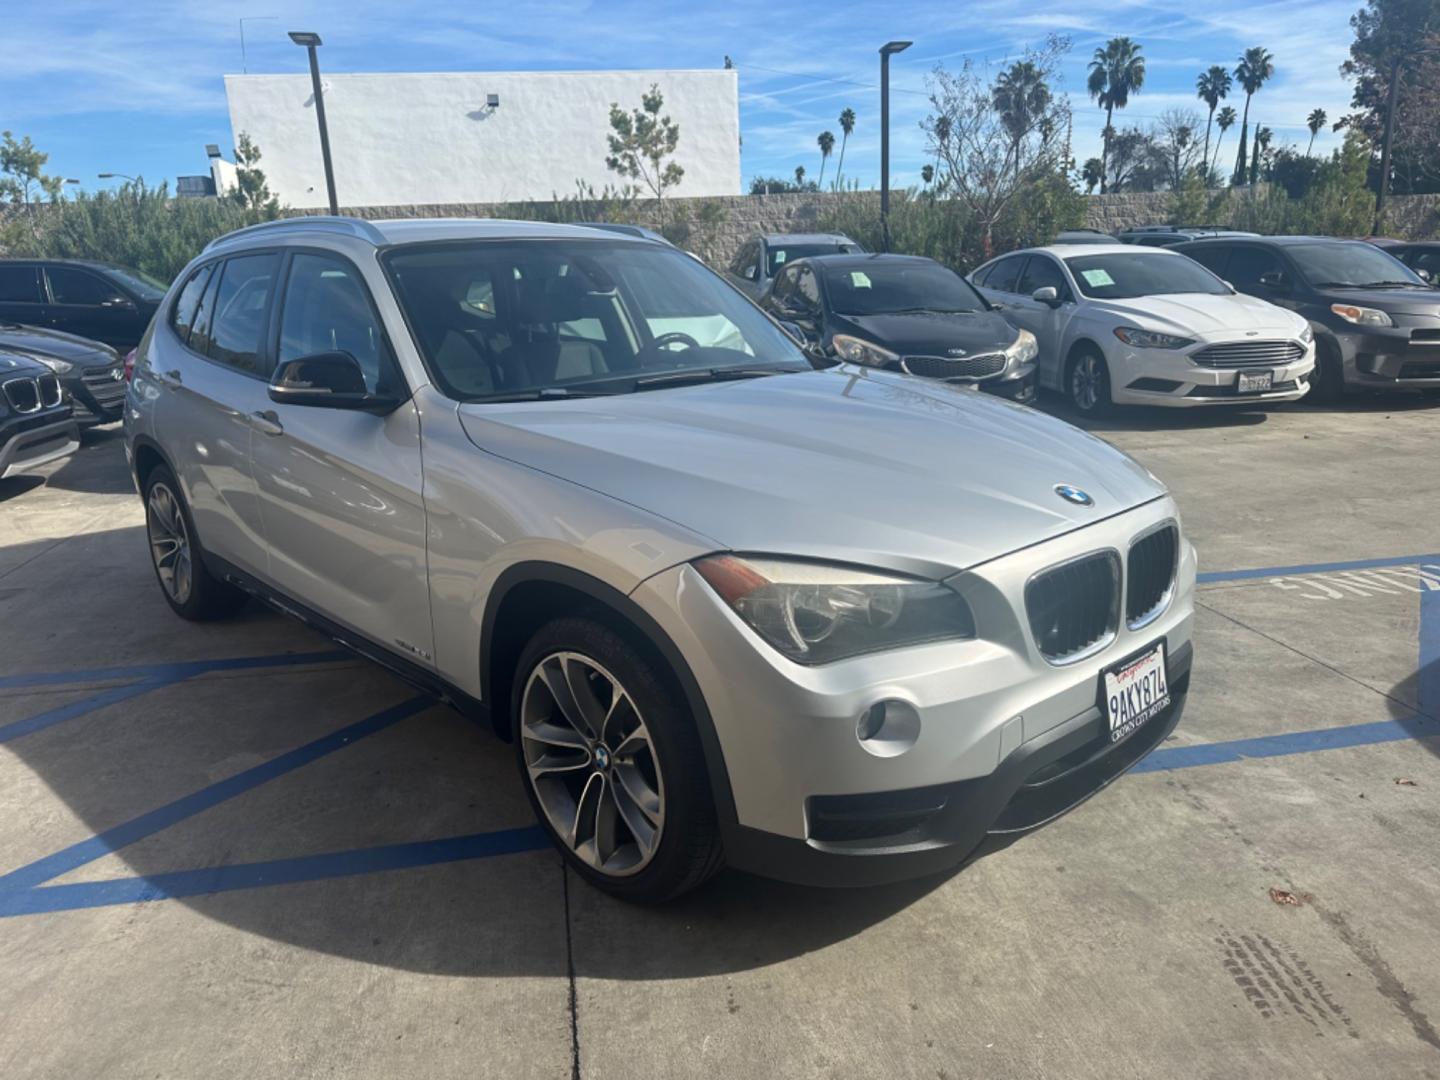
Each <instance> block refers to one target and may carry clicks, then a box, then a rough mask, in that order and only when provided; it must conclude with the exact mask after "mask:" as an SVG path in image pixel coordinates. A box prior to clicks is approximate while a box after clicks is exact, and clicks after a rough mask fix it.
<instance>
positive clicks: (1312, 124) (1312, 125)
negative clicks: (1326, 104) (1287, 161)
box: [1305, 109, 1330, 157]
mask: <svg viewBox="0 0 1440 1080" xmlns="http://www.w3.org/2000/svg"><path fill="white" fill-rule="evenodd" d="M1328 119H1330V118H1329V117H1328V116H1326V115H1325V110H1324V109H1314V110H1312V111H1311V113H1310V115H1309V116H1307V117H1306V118H1305V126H1306V127H1308V128H1309V129H1310V145H1309V146H1307V147H1306V148H1305V156H1306V157H1309V156H1310V151H1311V150H1314V149H1315V136H1316V135H1318V134H1320V129H1321V128H1322V127H1324V126H1325V121H1326V120H1328Z"/></svg>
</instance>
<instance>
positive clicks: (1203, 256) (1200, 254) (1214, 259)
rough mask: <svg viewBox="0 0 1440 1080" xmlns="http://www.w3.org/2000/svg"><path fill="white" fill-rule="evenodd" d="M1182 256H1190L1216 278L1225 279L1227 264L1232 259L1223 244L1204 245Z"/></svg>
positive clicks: (1187, 251)
mask: <svg viewBox="0 0 1440 1080" xmlns="http://www.w3.org/2000/svg"><path fill="white" fill-rule="evenodd" d="M1181 254H1182V255H1188V256H1190V258H1192V259H1194V260H1195V261H1196V262H1198V263H1199V264H1200V265H1201V266H1203V267H1205V269H1206V270H1209V271H1210V272H1211V273H1212V274H1214V275H1215V276H1216V277H1221V278H1223V277H1225V263H1226V261H1227V260H1228V259H1229V257H1230V249H1229V248H1228V247H1226V246H1224V245H1222V244H1202V245H1200V246H1199V247H1198V248H1190V249H1188V250H1186V251H1183V252H1181ZM1227 280H1228V279H1227Z"/></svg>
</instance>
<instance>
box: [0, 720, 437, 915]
mask: <svg viewBox="0 0 1440 1080" xmlns="http://www.w3.org/2000/svg"><path fill="white" fill-rule="evenodd" d="M434 704H435V700H434V699H433V698H429V697H416V698H411V699H410V700H408V701H402V702H401V703H400V704H399V705H393V706H391V707H390V708H388V709H384V710H382V711H380V712H378V713H375V714H374V715H372V716H367V717H366V718H365V719H364V720H360V721H358V722H356V723H354V724H350V725H348V726H346V727H343V728H340V729H339V730H337V731H332V732H331V733H330V734H328V735H324V736H321V737H320V738H318V739H316V740H314V741H313V742H309V743H306V744H305V745H304V746H299V747H296V748H295V749H294V750H290V751H288V752H287V753H284V754H281V755H280V756H279V757H274V758H271V759H270V760H269V761H266V762H264V763H262V764H260V765H256V766H255V767H254V768H252V769H246V770H245V771H244V772H239V773H236V774H235V775H234V776H230V777H227V778H226V779H224V780H220V781H218V782H216V783H214V784H211V785H210V786H209V787H205V788H201V789H200V790H199V791H195V792H192V793H191V794H189V795H186V796H184V797H182V798H179V799H176V800H175V801H174V802H169V803H166V804H165V805H164V806H160V807H156V808H155V809H154V810H151V811H149V812H148V813H144V814H141V815H140V816H139V817H135V818H131V819H130V820H129V821H126V822H122V823H121V824H119V825H116V826H113V827H112V828H109V829H106V830H105V831H104V832H102V833H97V834H96V835H95V836H92V837H90V839H88V840H82V841H80V842H79V843H78V844H71V845H70V846H69V847H67V848H64V849H62V850H60V851H57V852H56V853H55V854H53V855H47V856H45V858H43V859H39V860H37V861H35V862H33V863H30V864H29V865H28V866H22V867H20V869H18V870H12V871H10V873H8V874H4V875H0V893H9V892H12V891H14V890H17V889H31V888H34V887H35V886H37V885H41V884H43V883H44V882H46V881H50V880H51V879H52V878H57V877H59V876H60V875H61V874H68V873H69V872H70V871H71V870H74V869H76V868H77V867H80V866H84V865H85V864H86V863H92V862H94V861H95V860H96V859H101V858H104V857H105V856H106V855H109V854H111V853H112V852H115V851H118V850H119V849H120V848H123V847H125V846H126V845H128V844H133V843H135V842H136V841H137V840H143V839H145V838H146V837H147V836H151V835H153V834H155V833H157V832H159V831H160V830H162V829H168V828H169V827H170V826H171V825H176V824H179V823H180V822H182V821H184V820H185V819H186V818H190V817H194V816H195V815H196V814H199V813H201V812H203V811H205V810H209V809H210V808H212V807H215V806H219V805H220V804H221V803H222V802H225V801H226V800H227V799H233V798H235V796H237V795H243V794H244V793H245V792H247V791H250V790H252V789H254V788H257V787H259V786H260V785H261V784H264V783H266V782H267V781H270V780H274V779H275V778H276V777H278V776H284V775H285V774H286V773H288V772H293V771H294V770H296V769H298V768H300V767H301V766H302V765H309V764H310V763H311V762H312V761H317V760H319V759H320V758H322V757H324V756H325V755H327V754H332V753H334V752H335V751H336V750H340V749H343V748H344V747H346V746H350V745H353V744H354V743H355V742H356V741H357V740H359V739H363V738H364V737H365V736H367V735H373V734H375V733H376V732H377V731H384V730H385V729H386V728H388V727H390V726H391V725H392V724H397V723H399V722H400V721H401V720H404V719H406V718H407V717H410V716H414V715H415V714H416V713H419V712H423V711H424V710H425V709H428V708H430V707H431V706H432V705H434Z"/></svg>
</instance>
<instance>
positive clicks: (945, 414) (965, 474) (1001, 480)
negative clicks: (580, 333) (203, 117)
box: [459, 365, 1165, 577]
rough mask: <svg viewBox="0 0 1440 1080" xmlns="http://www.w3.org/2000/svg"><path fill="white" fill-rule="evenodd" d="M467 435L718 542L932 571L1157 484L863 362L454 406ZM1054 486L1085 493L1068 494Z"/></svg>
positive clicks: (952, 394) (1090, 448) (1097, 514)
mask: <svg viewBox="0 0 1440 1080" xmlns="http://www.w3.org/2000/svg"><path fill="white" fill-rule="evenodd" d="M459 413H460V422H461V424H462V425H463V426H464V428H465V431H466V433H467V435H469V437H470V439H471V441H473V442H474V443H475V444H476V445H477V446H479V447H480V448H481V449H483V450H487V451H489V452H490V453H493V454H496V455H499V456H500V457H503V458H506V459H508V460H511V461H516V462H519V463H521V464H524V465H528V466H530V467H531V468H534V469H538V470H541V471H543V472H546V473H550V474H552V475H554V476H559V477H563V478H564V479H566V480H570V481H572V482H574V483H576V484H581V485H583V486H585V487H588V488H592V489H594V490H596V491H600V492H603V493H604V494H606V495H609V496H612V497H613V498H616V499H620V500H623V501H624V502H627V503H630V504H632V505H634V506H638V507H641V508H643V509H645V510H647V511H649V512H651V513H654V514H657V515H659V516H661V517H664V518H668V519H669V520H671V521H674V522H676V523H677V524H679V525H682V526H684V527H686V528H688V529H690V530H692V531H694V532H696V533H700V534H702V535H703V536H705V537H708V538H709V539H711V540H712V541H714V542H715V543H716V544H717V545H718V546H719V547H723V548H728V549H730V550H733V551H744V552H755V553H768V554H780V555H794V556H808V557H812V558H819V559H827V560H833V561H839V562H851V563H864V564H869V565H874V566H882V567H888V568H890V569H893V570H897V571H901V572H906V573H913V574H919V575H924V576H934V577H940V576H943V575H945V574H947V573H950V572H953V571H954V570H958V569H964V568H967V567H970V566H974V565H976V564H977V563H981V562H985V561H986V560H988V559H992V558H995V557H996V556H998V555H1004V554H1007V553H1008V552H1011V551H1014V550H1015V549H1017V548H1021V547H1025V546H1027V545H1029V544H1034V543H1036V542H1038V541H1041V540H1046V539H1049V538H1051V537H1054V536H1059V535H1061V534H1062V533H1066V532H1069V531H1071V530H1073V529H1077V528H1080V527H1082V526H1085V525H1089V524H1092V523H1093V522H1096V521H1099V520H1101V519H1102V518H1105V517H1108V516H1110V515H1112V514H1117V513H1120V512H1121V511H1124V510H1128V509H1130V508H1131V507H1134V506H1137V505H1139V504H1141V503H1144V502H1148V501H1150V500H1151V499H1154V498H1156V497H1157V496H1160V495H1162V494H1163V493H1164V491H1165V489H1164V487H1163V486H1162V485H1161V484H1160V482H1159V481H1158V480H1156V479H1155V478H1154V477H1153V476H1152V475H1151V474H1150V473H1149V472H1147V471H1146V470H1145V469H1144V468H1142V467H1141V466H1140V465H1139V464H1137V463H1136V462H1134V461H1132V460H1131V459H1130V458H1128V457H1126V456H1125V455H1124V454H1122V453H1120V451H1118V450H1116V449H1114V448H1113V447H1111V446H1110V445H1109V444H1107V443H1105V442H1102V441H1101V440H1100V439H1097V438H1095V437H1094V436H1091V435H1087V434H1086V433H1085V432H1083V431H1080V430H1078V429H1077V428H1074V427H1071V426H1070V425H1069V424H1066V423H1063V422H1061V421H1059V420H1056V419H1054V418H1052V417H1049V416H1046V415H1045V414H1043V413H1039V412H1035V411H1033V410H1031V409H1027V408H1024V407H1023V406H1019V405H1014V404H1011V403H1010V402H1007V401H1003V400H1000V399H997V398H994V397H991V396H989V395H985V394H981V393H978V392H976V391H972V390H960V389H951V388H949V387H946V386H943V385H939V384H936V383H933V382H929V381H926V380H922V379H912V378H909V377H906V376H902V375H894V374H890V373H888V372H883V371H878V370H875V369H860V368H854V367H850V366H848V365H842V366H840V367H837V368H832V369H830V370H828V371H809V372H802V373H798V374H791V375H774V376H769V377H766V378H760V379H752V380H747V381H743V382H729V383H706V384H702V385H699V386H691V387H677V388H673V389H669V390H654V391H649V392H643V393H638V394H626V395H623V396H616V397H598V398H580V399H576V400H574V401H548V402H533V403H532V402H525V403H516V404H511V403H506V404H503V405H502V404H495V405H484V404H469V405H461V406H459ZM1057 484H1072V485H1074V486H1076V487H1079V488H1081V489H1083V490H1084V491H1086V492H1088V493H1089V494H1090V495H1091V497H1092V498H1093V499H1094V505H1093V506H1089V507H1084V506H1074V505H1072V504H1071V503H1068V502H1066V501H1065V500H1064V499H1062V498H1060V496H1059V495H1057V494H1056V493H1055V490H1054V489H1055V486H1056V485H1057Z"/></svg>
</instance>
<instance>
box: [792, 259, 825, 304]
mask: <svg viewBox="0 0 1440 1080" xmlns="http://www.w3.org/2000/svg"><path fill="white" fill-rule="evenodd" d="M795 298H796V299H797V300H798V301H799V302H800V306H801V307H802V308H804V309H805V310H806V311H819V310H820V283H819V282H818V281H816V280H815V270H814V268H813V267H809V266H802V267H801V268H800V277H799V279H798V280H797V281H796V282H795Z"/></svg>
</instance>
